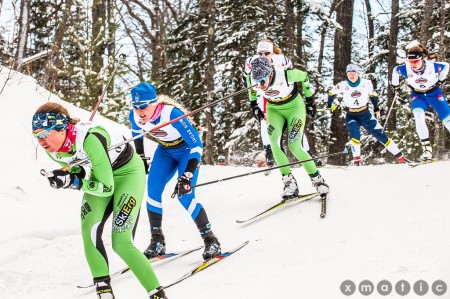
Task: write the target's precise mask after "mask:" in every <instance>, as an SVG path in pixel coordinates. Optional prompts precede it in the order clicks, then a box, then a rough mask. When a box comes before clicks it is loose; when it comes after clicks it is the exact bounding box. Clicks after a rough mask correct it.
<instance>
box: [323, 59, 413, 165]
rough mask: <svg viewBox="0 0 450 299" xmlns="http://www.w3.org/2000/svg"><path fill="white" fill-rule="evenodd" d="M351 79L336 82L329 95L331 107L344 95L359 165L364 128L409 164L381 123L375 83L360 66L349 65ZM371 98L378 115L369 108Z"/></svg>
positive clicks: (355, 155) (348, 126) (356, 162)
mask: <svg viewBox="0 0 450 299" xmlns="http://www.w3.org/2000/svg"><path fill="white" fill-rule="evenodd" d="M346 72H347V78H346V79H345V80H344V81H341V82H339V83H338V84H336V85H335V86H334V87H333V88H332V89H331V91H330V92H329V95H328V105H327V106H328V107H329V108H331V107H332V104H333V101H334V98H335V97H336V96H337V95H338V94H342V100H343V102H344V105H345V110H346V112H347V114H346V117H345V122H346V126H347V130H348V133H349V135H350V138H351V149H352V154H353V162H354V164H355V165H360V164H361V161H362V159H361V141H360V139H361V131H360V128H361V127H363V128H364V129H366V130H367V132H368V133H369V134H371V135H372V136H373V137H375V138H376V139H377V140H378V141H379V142H381V143H382V144H383V145H384V146H385V147H386V149H387V150H388V151H389V152H390V153H391V154H393V155H394V156H396V157H397V158H398V161H399V163H405V162H406V160H405V157H404V155H403V153H402V152H401V151H400V149H399V148H398V146H397V144H396V143H395V142H394V141H393V140H392V139H390V138H389V137H388V136H387V135H386V133H384V132H383V128H382V126H381V125H380V123H379V122H378V120H377V119H378V118H379V117H380V108H379V107H378V95H377V93H376V92H375V91H374V89H373V85H372V82H371V81H370V80H366V79H363V78H361V76H360V73H361V71H360V68H359V67H358V66H357V65H355V64H349V65H347V68H346ZM369 100H370V101H371V102H372V105H373V110H374V114H372V113H371V112H370V110H369V105H368V104H369Z"/></svg>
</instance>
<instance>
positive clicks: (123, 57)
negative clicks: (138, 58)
mask: <svg viewBox="0 0 450 299" xmlns="http://www.w3.org/2000/svg"><path fill="white" fill-rule="evenodd" d="M126 57H127V56H126V55H125V54H120V55H119V61H118V63H117V64H116V66H115V67H114V70H113V71H112V73H111V75H110V76H109V80H108V82H107V83H106V85H105V87H104V88H103V91H102V94H101V95H100V97H99V98H98V101H97V104H95V106H94V110H93V111H92V114H91V117H89V121H92V120H93V119H94V115H95V113H96V112H97V110H98V107H99V106H100V103H101V102H102V101H103V97H104V96H105V94H106V90H107V89H108V86H109V84H110V83H111V81H112V79H113V78H114V75H115V73H116V71H117V68H118V67H119V65H120V64H121V63H122V62H123V61H124V60H125V58H126Z"/></svg>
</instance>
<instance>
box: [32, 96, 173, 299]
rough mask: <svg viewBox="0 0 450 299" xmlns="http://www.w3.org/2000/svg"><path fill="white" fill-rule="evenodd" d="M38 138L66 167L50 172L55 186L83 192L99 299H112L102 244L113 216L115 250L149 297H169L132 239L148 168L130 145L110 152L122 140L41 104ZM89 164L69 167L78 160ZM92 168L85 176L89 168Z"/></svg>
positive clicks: (88, 249)
mask: <svg viewBox="0 0 450 299" xmlns="http://www.w3.org/2000/svg"><path fill="white" fill-rule="evenodd" d="M32 126H33V135H34V136H35V137H36V138H37V139H38V142H39V145H40V146H42V147H43V148H44V149H45V151H46V152H47V154H48V156H49V157H50V158H51V159H53V160H54V161H56V162H58V163H59V164H60V165H61V166H62V167H64V168H63V169H57V170H54V171H52V172H49V173H47V178H48V180H49V182H50V185H51V186H52V187H53V188H56V189H59V188H64V189H67V188H69V189H73V190H81V191H83V192H84V195H83V199H82V202H81V229H82V237H83V243H84V251H85V255H86V259H87V262H88V264H89V267H90V269H91V273H92V276H93V278H94V284H95V285H96V287H97V295H98V297H97V298H102V299H104V298H107V299H113V298H114V294H113V291H112V288H111V285H110V281H111V279H110V277H109V267H108V259H107V256H106V251H105V247H104V245H103V241H102V233H103V228H104V225H105V222H106V220H107V219H108V218H109V216H110V215H111V214H113V221H112V223H113V226H112V247H113V249H114V251H115V252H116V253H117V254H118V255H119V256H120V257H121V258H122V259H123V260H124V261H125V263H126V264H127V265H128V266H129V267H130V269H131V270H132V271H133V273H134V275H135V276H136V277H137V279H138V280H139V282H140V283H141V284H142V286H143V287H144V288H145V289H146V291H147V292H148V295H149V297H150V299H156V298H159V299H164V298H166V297H165V294H164V290H163V289H162V288H161V286H160V284H159V282H158V279H157V278H156V276H155V273H154V272H153V269H152V266H151V265H150V263H149V261H148V260H147V258H146V257H145V256H144V254H143V253H142V252H141V251H140V250H138V249H137V248H136V247H135V246H134V245H133V235H134V229H135V225H136V222H137V219H138V215H139V210H140V207H141V203H142V199H143V197H144V191H145V171H144V165H143V163H142V161H141V159H140V158H139V156H138V155H137V154H136V153H135V152H134V150H133V148H132V147H131V145H129V144H128V143H126V144H124V145H122V146H120V147H115V148H113V149H111V150H109V151H108V150H107V148H108V147H110V146H112V145H115V144H118V143H119V142H122V141H123V140H124V138H123V136H121V135H120V134H118V133H116V132H114V131H112V130H106V129H105V128H104V127H103V126H99V125H95V124H93V123H79V124H78V120H76V119H72V118H70V116H69V113H68V112H67V110H66V109H65V108H64V107H63V106H61V105H59V104H56V103H46V104H44V105H42V106H40V107H39V108H38V109H37V111H36V113H35V114H34V116H33V121H32ZM86 158H87V160H86V161H87V162H86V163H84V164H82V165H81V167H80V166H73V167H69V165H70V164H71V163H73V162H75V161H77V160H84V159H86ZM87 167H89V168H91V174H90V177H89V178H85V175H86V171H85V168H87Z"/></svg>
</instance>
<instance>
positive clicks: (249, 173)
mask: <svg viewBox="0 0 450 299" xmlns="http://www.w3.org/2000/svg"><path fill="white" fill-rule="evenodd" d="M347 154H348V149H347V148H346V147H345V148H344V151H342V152H339V153H334V154H328V155H323V156H320V157H315V158H311V159H306V160H302V161H297V162H293V163H288V164H284V165H280V166H275V167H270V168H265V169H262V170H257V171H251V172H247V173H243V174H239V175H235V176H231V177H227V178H223V179H219V180H214V181H209V182H206V183H201V184H197V185H195V186H191V188H195V187H201V186H206V185H210V184H215V183H221V182H224V181H228V180H232V179H236V178H240V177H243V176H247V175H253V174H257V173H261V172H266V171H270V170H273V169H278V168H281V167H286V166H291V165H296V164H301V163H305V162H308V161H313V160H317V159H321V158H327V157H332V156H339V155H347Z"/></svg>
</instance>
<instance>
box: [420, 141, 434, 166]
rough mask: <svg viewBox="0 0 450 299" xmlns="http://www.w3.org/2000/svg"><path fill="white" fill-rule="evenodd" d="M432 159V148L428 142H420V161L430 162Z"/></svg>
mask: <svg viewBox="0 0 450 299" xmlns="http://www.w3.org/2000/svg"><path fill="white" fill-rule="evenodd" d="M431 159H433V148H432V147H431V144H430V141H429V140H427V141H424V142H422V155H420V160H421V161H431Z"/></svg>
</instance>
